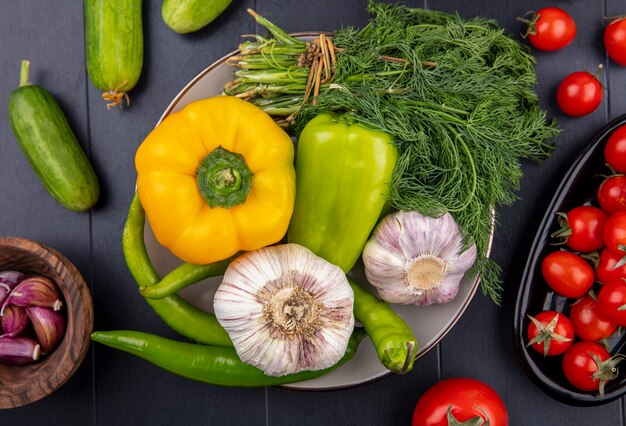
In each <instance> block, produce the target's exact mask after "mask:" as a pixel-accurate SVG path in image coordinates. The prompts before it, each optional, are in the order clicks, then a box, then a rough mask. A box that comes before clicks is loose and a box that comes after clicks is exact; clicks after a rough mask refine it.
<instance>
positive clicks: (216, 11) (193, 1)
mask: <svg viewBox="0 0 626 426" xmlns="http://www.w3.org/2000/svg"><path fill="white" fill-rule="evenodd" d="M231 2H232V0H164V1H163V7H162V8H161V15H162V16H163V21H164V22H165V23H166V24H167V26H168V27H170V28H171V29H173V30H174V31H176V32H177V33H179V34H185V33H190V32H193V31H197V30H199V29H200V28H202V27H205V26H206V25H208V24H209V22H211V21H213V20H214V19H215V18H217V17H218V16H219V15H220V14H221V13H222V12H223V11H224V10H225V9H226V8H227V7H228V5H229V4H230V3H231Z"/></svg>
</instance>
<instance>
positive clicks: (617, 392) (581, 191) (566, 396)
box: [513, 114, 626, 406]
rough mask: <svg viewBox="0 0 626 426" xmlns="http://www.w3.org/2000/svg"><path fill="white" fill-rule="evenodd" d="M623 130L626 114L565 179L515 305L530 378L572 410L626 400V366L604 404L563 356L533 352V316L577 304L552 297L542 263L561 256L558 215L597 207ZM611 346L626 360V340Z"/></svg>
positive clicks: (518, 346) (519, 345) (518, 341)
mask: <svg viewBox="0 0 626 426" xmlns="http://www.w3.org/2000/svg"><path fill="white" fill-rule="evenodd" d="M623 124H626V114H625V115H622V116H620V117H618V118H617V119H615V120H613V121H611V122H610V123H609V124H607V125H606V126H605V127H603V128H602V129H601V130H600V131H599V132H598V133H596V135H595V136H594V137H593V138H592V139H591V140H590V141H589V142H588V143H587V145H585V147H584V148H583V149H582V151H581V153H580V154H579V156H578V158H577V159H576V160H575V161H574V163H573V164H572V166H571V167H570V169H569V170H568V171H567V173H566V174H565V176H564V178H563V181H562V182H561V184H560V185H559V188H558V189H557V190H556V193H555V194H554V197H553V198H552V201H551V202H550V206H549V207H548V209H547V211H546V213H545V215H544V217H543V220H542V221H541V225H540V226H539V230H538V231H537V234H536V235H535V239H534V241H533V244H532V247H531V249H530V254H529V255H528V261H527V263H526V266H525V268H524V273H523V275H522V281H521V284H520V288H519V292H518V295H517V302H516V305H515V317H514V324H513V328H514V333H515V336H514V338H515V350H516V352H517V356H518V358H519V361H520V363H521V365H522V368H523V369H524V372H525V373H526V374H527V375H528V377H530V378H531V380H532V381H533V382H534V383H535V384H536V385H537V386H538V387H539V388H540V389H541V390H542V391H544V392H545V393H546V394H548V395H550V396H551V397H553V398H555V399H557V400H559V401H561V402H564V403H566V404H570V405H577V406H592V405H600V404H604V403H607V402H610V401H613V400H615V399H617V398H620V397H621V396H623V395H624V394H626V361H625V362H623V363H622V364H620V365H618V367H619V370H620V371H619V377H618V378H617V379H615V380H612V381H611V382H609V383H607V385H606V388H605V394H604V398H600V396H599V395H598V393H597V392H595V393H594V392H586V391H581V390H578V389H576V388H574V387H573V386H572V385H571V384H570V383H569V382H568V381H567V379H566V378H565V375H564V374H563V372H562V369H561V362H562V358H563V356H562V355H561V356H556V357H545V358H544V356H543V355H542V354H540V353H538V352H537V351H535V350H534V349H533V348H531V347H528V348H526V344H527V337H526V330H527V328H528V324H529V319H528V315H533V316H534V315H537V314H538V313H539V312H541V311H545V310H553V311H557V312H563V313H565V314H566V315H568V316H569V311H570V305H571V303H572V302H573V301H572V299H567V298H565V297H563V296H559V295H558V294H556V293H555V292H554V291H552V289H551V288H550V287H549V286H548V284H547V283H546V282H545V280H544V279H543V276H542V274H541V263H542V261H543V259H544V258H545V256H546V255H548V254H549V253H551V252H553V251H556V250H559V247H558V246H554V245H551V242H553V241H551V239H550V234H551V233H552V232H554V231H556V230H558V223H557V220H556V217H555V213H556V212H567V211H569V210H570V209H572V208H574V207H576V206H579V205H583V204H593V205H596V206H597V200H596V191H597V188H598V186H599V185H600V183H601V182H602V180H603V179H604V178H603V176H602V175H608V174H610V170H609V169H608V167H607V166H606V165H605V161H604V146H605V143H606V141H607V139H608V138H609V136H610V135H611V134H612V133H613V131H614V130H615V129H617V128H618V127H620V126H621V125H623ZM608 343H609V352H611V354H612V355H614V354H616V353H623V354H626V334H622V336H614V337H612V338H610V339H609V341H608Z"/></svg>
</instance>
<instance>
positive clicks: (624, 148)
mask: <svg viewBox="0 0 626 426" xmlns="http://www.w3.org/2000/svg"><path fill="white" fill-rule="evenodd" d="M624 22H625V23H626V21H624ZM625 65H626V64H625ZM604 158H605V160H606V162H607V163H608V164H609V166H611V168H612V169H613V170H615V171H617V172H620V173H626V125H622V126H620V127H618V128H617V130H615V131H614V132H613V134H612V135H611V137H610V138H609V140H608V141H607V142H606V146H605V147H604Z"/></svg>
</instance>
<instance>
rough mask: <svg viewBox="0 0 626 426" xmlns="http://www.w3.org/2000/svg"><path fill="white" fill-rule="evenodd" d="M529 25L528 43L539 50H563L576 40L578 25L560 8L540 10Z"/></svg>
mask: <svg viewBox="0 0 626 426" xmlns="http://www.w3.org/2000/svg"><path fill="white" fill-rule="evenodd" d="M520 20H521V21H523V22H526V21H525V20H523V19H520ZM528 24H529V25H528V31H527V35H528V41H530V44H532V45H533V46H534V47H536V48H537V49H539V50H547V51H551V50H558V49H562V48H563V47H565V46H567V45H568V44H570V43H571V42H572V41H573V40H574V38H576V23H575V22H574V20H573V19H572V17H571V16H570V15H569V14H568V13H567V12H566V11H564V10H563V9H560V8H558V7H544V8H543V9H539V10H538V11H537V12H536V13H534V14H533V16H532V18H531V19H530V21H528Z"/></svg>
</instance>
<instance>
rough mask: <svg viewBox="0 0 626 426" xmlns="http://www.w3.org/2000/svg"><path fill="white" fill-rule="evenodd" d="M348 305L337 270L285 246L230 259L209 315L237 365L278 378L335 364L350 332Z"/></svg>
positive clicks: (293, 246) (345, 288)
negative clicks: (230, 347)
mask: <svg viewBox="0 0 626 426" xmlns="http://www.w3.org/2000/svg"><path fill="white" fill-rule="evenodd" d="M353 302H354V293H353V292H352V288H350V284H348V281H347V279H346V276H345V274H344V273H343V271H342V270H341V269H340V268H339V267H338V266H335V265H333V264H331V263H328V262H327V261H325V260H324V259H322V258H321V257H318V256H316V255H315V254H313V253H312V252H311V251H310V250H308V249H307V248H305V247H302V246H300V245H297V244H284V245H278V246H272V247H265V248H262V249H259V250H256V251H253V252H249V253H246V254H244V255H242V256H240V257H239V258H237V259H236V260H235V261H233V262H232V263H231V264H230V265H229V267H228V269H227V270H226V273H225V274H224V279H223V281H222V283H221V285H220V286H219V288H218V289H217V292H216V294H215V300H214V310H215V315H216V317H217V319H218V321H219V322H220V324H221V325H222V327H224V329H225V330H226V331H227V332H228V335H229V336H230V338H231V340H232V341H233V344H234V346H235V349H236V350H237V354H238V355H239V358H241V360H242V361H243V362H246V363H248V364H252V365H254V366H255V367H257V368H259V369H261V370H263V372H264V373H265V374H267V375H269V376H282V375H285V374H292V373H297V372H299V371H303V370H321V369H324V368H328V367H330V366H332V365H334V364H336V363H337V361H339V359H340V358H341V357H342V356H343V355H344V353H345V351H346V347H347V345H348V339H349V338H350V334H351V333H352V329H353V328H354V315H353V313H352V305H353Z"/></svg>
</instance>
